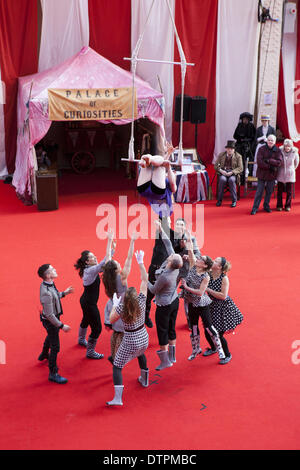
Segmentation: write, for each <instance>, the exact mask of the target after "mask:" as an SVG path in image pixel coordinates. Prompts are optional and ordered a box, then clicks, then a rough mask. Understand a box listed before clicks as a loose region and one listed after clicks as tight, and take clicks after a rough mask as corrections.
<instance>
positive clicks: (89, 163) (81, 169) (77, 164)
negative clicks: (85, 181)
mask: <svg viewBox="0 0 300 470" xmlns="http://www.w3.org/2000/svg"><path fill="white" fill-rule="evenodd" d="M71 164H72V168H73V170H74V171H75V173H78V174H80V175H86V174H88V173H91V171H93V169H94V168H95V165H96V159H95V157H94V155H93V154H92V153H90V152H86V151H82V152H76V153H74V155H73V157H72V161H71Z"/></svg>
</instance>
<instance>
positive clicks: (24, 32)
mask: <svg viewBox="0 0 300 470" xmlns="http://www.w3.org/2000/svg"><path fill="white" fill-rule="evenodd" d="M37 38H38V26H37V0H14V1H13V2H11V1H9V2H8V1H7V0H0V64H1V75H2V80H3V82H4V83H5V86H6V104H5V106H4V123H5V153H6V166H7V170H8V172H9V173H13V172H14V169H15V156H16V141H17V92H18V77H19V76H22V75H27V74H30V73H34V72H36V71H37V66H38V57H37V49H38V48H37Z"/></svg>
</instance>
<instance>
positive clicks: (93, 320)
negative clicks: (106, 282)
mask: <svg viewBox="0 0 300 470" xmlns="http://www.w3.org/2000/svg"><path fill="white" fill-rule="evenodd" d="M112 243H113V232H112V231H109V232H108V240H107V249H106V256H105V258H104V259H103V260H102V261H101V262H100V263H98V261H97V258H96V256H95V255H94V254H93V253H92V252H91V251H89V250H85V251H83V252H82V253H81V256H80V258H79V259H78V260H77V262H76V264H75V265H74V267H75V269H76V270H78V273H79V276H80V277H81V278H82V280H83V287H84V291H83V294H82V296H81V297H80V305H81V308H82V313H83V316H82V321H81V323H80V327H79V335H78V344H80V345H82V346H85V347H86V348H87V352H86V357H87V358H89V359H102V358H103V357H104V355H103V354H100V353H98V352H96V351H95V347H96V344H97V340H98V338H99V336H100V334H101V331H102V324H101V318H100V312H99V309H98V306H97V302H98V300H99V290H100V277H99V273H100V272H102V271H103V267H104V265H105V263H106V262H107V261H109V260H110V258H111V247H112ZM88 326H90V328H91V334H90V336H89V338H88V341H86V339H85V337H86V333H87V328H88Z"/></svg>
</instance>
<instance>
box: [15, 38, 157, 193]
mask: <svg viewBox="0 0 300 470" xmlns="http://www.w3.org/2000/svg"><path fill="white" fill-rule="evenodd" d="M134 85H135V88H136V93H137V107H138V116H137V118H138V119H139V118H143V117H147V118H148V119H150V120H151V121H153V122H154V123H155V124H157V125H158V126H159V127H160V129H161V133H162V135H163V136H164V98H163V95H162V94H161V93H159V92H157V91H156V90H154V89H153V88H151V87H150V85H149V84H148V83H147V82H145V81H144V80H142V79H141V78H139V77H135V82H134ZM120 87H132V74H131V73H130V72H128V71H126V70H123V69H122V68H120V67H118V66H117V65H115V64H113V63H112V62H110V61H109V60H107V59H105V58H104V57H102V56H101V55H100V54H98V53H96V52H95V51H94V50H93V49H91V48H90V47H83V48H82V49H81V50H80V52H79V53H77V54H75V55H74V56H72V57H71V58H70V59H68V60H66V61H65V62H63V63H62V64H60V65H58V66H56V67H53V68H51V69H49V70H46V71H44V72H40V73H36V74H34V75H28V76H25V77H21V78H19V92H18V138H17V155H16V169H15V173H14V177H13V185H14V186H15V188H16V192H17V194H18V195H19V196H21V197H28V196H30V195H31V175H32V174H33V171H34V167H35V161H34V156H33V153H32V151H31V150H32V148H33V146H34V145H35V144H36V143H37V142H39V141H40V140H41V139H42V138H43V137H44V136H45V135H46V134H47V132H48V130H49V128H50V126H51V121H50V119H49V116H48V89H49V88H56V89H72V88H73V89H74V88H75V89H98V88H99V89H100V88H120ZM101 122H103V123H109V122H113V123H114V124H117V125H122V124H127V123H128V122H131V120H124V119H123V120H115V119H114V120H112V121H109V120H106V121H101Z"/></svg>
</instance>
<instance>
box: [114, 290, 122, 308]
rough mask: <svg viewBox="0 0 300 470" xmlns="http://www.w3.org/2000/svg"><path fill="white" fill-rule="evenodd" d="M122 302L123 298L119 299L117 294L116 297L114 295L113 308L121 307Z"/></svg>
mask: <svg viewBox="0 0 300 470" xmlns="http://www.w3.org/2000/svg"><path fill="white" fill-rule="evenodd" d="M120 302H121V296H120V297H118V296H117V294H116V292H115V293H114V295H113V306H114V307H115V308H117V307H118V306H119V304H120Z"/></svg>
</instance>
